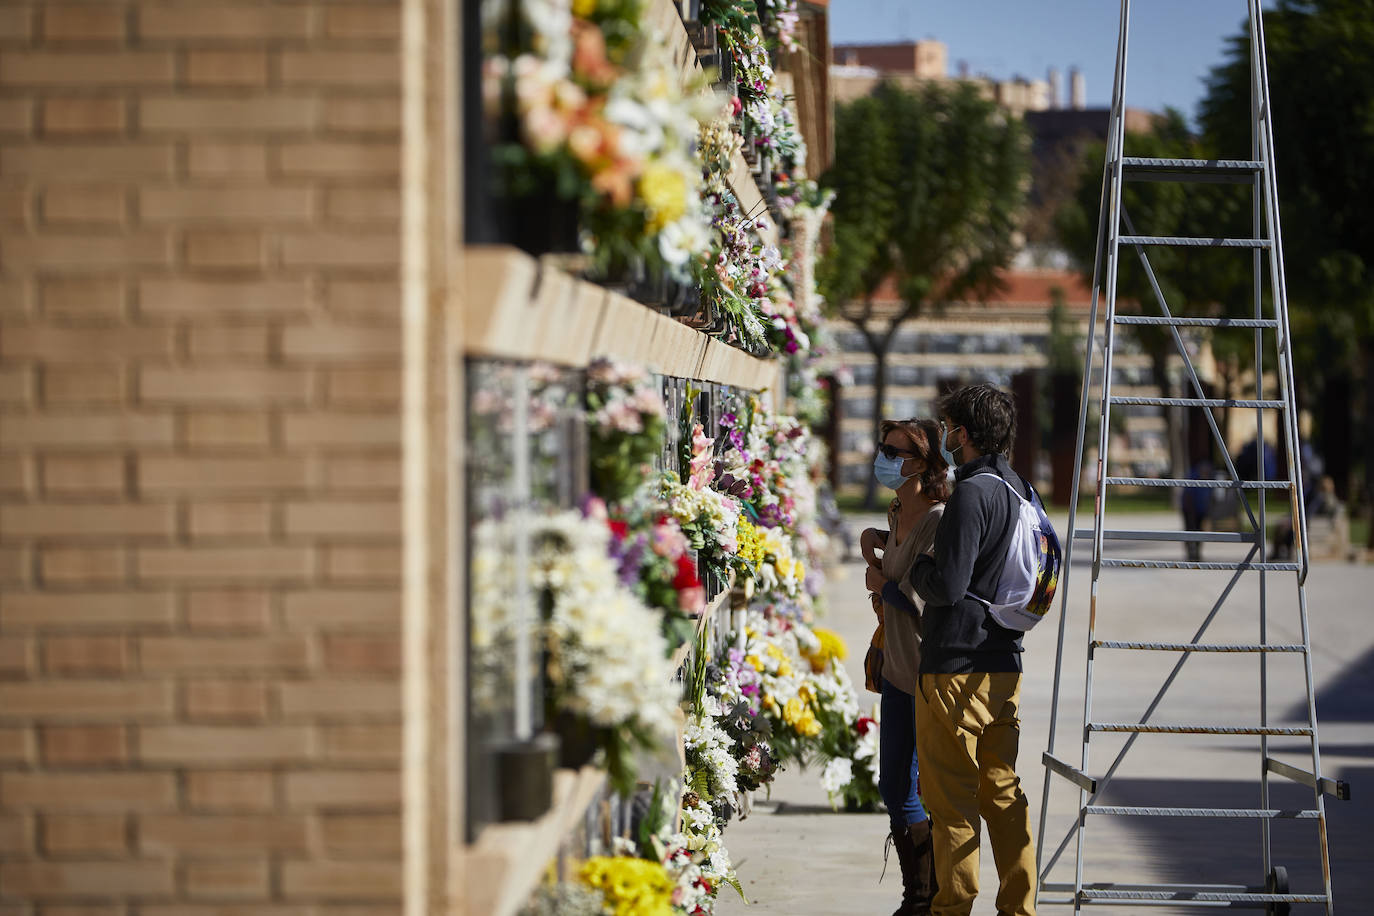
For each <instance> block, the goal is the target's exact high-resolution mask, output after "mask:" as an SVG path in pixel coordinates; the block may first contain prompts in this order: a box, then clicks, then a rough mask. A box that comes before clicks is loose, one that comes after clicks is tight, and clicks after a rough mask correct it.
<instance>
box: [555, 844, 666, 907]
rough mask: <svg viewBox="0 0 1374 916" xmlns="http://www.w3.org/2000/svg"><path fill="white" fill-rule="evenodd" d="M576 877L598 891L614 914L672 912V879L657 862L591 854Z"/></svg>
mask: <svg viewBox="0 0 1374 916" xmlns="http://www.w3.org/2000/svg"><path fill="white" fill-rule="evenodd" d="M578 878H579V879H580V880H581V881H582V882H583V883H585V884H586V885H587V886H589V887H592V888H595V889H597V890H599V891H601V894H602V896H603V897H604V899H605V901H606V910H607V912H608V913H611V914H613V916H672V912H673V911H672V898H673V881H672V879H671V878H670V877H669V876H668V872H667V870H666V869H665V868H664V867H663V865H662V864H660V863H658V862H649V861H646V860H644V859H640V858H635V857H633V856H593V857H592V858H590V859H588V860H587V861H586V862H585V863H584V864H583V865H582V868H581V869H579V870H578Z"/></svg>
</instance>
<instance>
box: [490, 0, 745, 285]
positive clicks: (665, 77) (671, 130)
mask: <svg viewBox="0 0 1374 916" xmlns="http://www.w3.org/2000/svg"><path fill="white" fill-rule="evenodd" d="M506 9H507V10H508V13H507V15H506V16H504V17H503V19H505V20H509V21H502V22H492V23H489V26H490V27H489V28H488V30H487V32H488V52H489V53H488V56H487V59H486V63H485V70H484V79H483V84H484V91H485V94H486V98H487V108H488V111H490V112H492V113H493V114H494V115H495V116H496V119H497V121H498V130H497V133H498V134H499V142H498V144H497V146H496V148H495V152H494V156H495V160H496V163H497V165H498V167H499V169H500V174H501V175H502V177H503V179H504V181H505V182H506V184H507V186H508V187H507V191H508V193H509V195H510V197H511V199H512V202H513V203H515V204H517V205H518V204H519V203H520V202H521V201H529V202H532V203H533V204H534V206H535V209H536V210H537V208H538V206H539V205H540V204H542V205H543V208H544V212H543V216H544V218H545V219H547V218H548V216H549V209H550V207H551V206H552V204H553V203H554V202H555V201H557V200H562V201H565V202H567V203H569V204H571V205H573V206H574V207H575V208H576V210H577V213H578V218H579V222H580V224H581V227H582V230H583V239H582V246H583V250H584V251H585V252H586V253H587V254H589V255H590V256H591V257H592V259H593V265H594V271H595V273H596V274H597V275H598V276H613V275H616V274H618V273H623V272H624V271H625V270H627V269H628V265H630V264H632V263H634V262H636V261H642V262H643V263H644V264H646V265H648V266H649V267H650V268H651V269H655V270H658V269H661V270H666V271H668V272H669V273H671V274H673V275H675V276H677V277H678V278H679V279H681V280H683V281H685V280H686V279H687V278H688V274H689V269H688V263H689V261H691V259H692V258H694V257H696V256H698V255H699V254H700V253H701V252H703V251H705V248H706V244H707V237H706V224H707V216H706V214H705V212H704V211H703V209H702V207H701V205H700V193H699V190H698V185H699V183H700V167H699V165H698V163H697V162H696V161H695V159H694V158H693V156H692V154H691V144H692V141H693V140H694V138H695V135H696V132H697V129H698V127H699V125H700V124H701V123H702V122H703V121H707V120H709V119H710V118H712V117H714V116H715V115H716V113H717V111H718V110H719V108H720V105H719V103H718V102H717V101H716V100H715V99H714V98H712V97H711V96H710V95H709V94H703V93H701V92H700V91H698V89H699V87H691V86H688V87H684V86H683V85H682V84H681V82H680V80H679V78H678V74H677V72H676V70H675V69H673V68H672V66H671V54H670V52H669V51H668V49H667V47H666V45H665V43H664V41H663V40H662V38H661V37H660V36H658V35H655V34H653V33H652V32H650V31H649V30H648V29H647V28H646V23H645V22H644V19H643V11H642V9H641V4H640V3H639V2H638V0H613V2H588V0H576V2H572V3H569V2H566V0H531V2H522V3H512V4H509V5H508V6H507V8H506ZM517 209H518V207H517ZM525 215H526V216H527V222H533V223H538V222H539V216H540V214H539V213H538V212H535V211H531V212H529V213H526V214H525Z"/></svg>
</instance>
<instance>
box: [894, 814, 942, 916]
mask: <svg viewBox="0 0 1374 916" xmlns="http://www.w3.org/2000/svg"><path fill="white" fill-rule="evenodd" d="M906 830H907V839H908V841H909V842H910V843H911V854H912V863H911V876H910V877H909V878H908V877H907V869H906V868H905V867H903V868H902V888H903V890H904V894H903V896H902V905H903V906H907V905H908V904H907V901H908V900H910V904H909V906H910V909H908V910H907V911H906V912H908V913H910V914H912V916H930V907H931V904H933V903H934V902H935V844H934V843H932V842H931V839H930V819H929V818H927V819H926V820H923V821H921V822H920V823H916V824H909V825H907V828H906Z"/></svg>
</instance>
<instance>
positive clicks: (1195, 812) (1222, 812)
mask: <svg viewBox="0 0 1374 916" xmlns="http://www.w3.org/2000/svg"><path fill="white" fill-rule="evenodd" d="M1083 812H1084V813H1085V814H1107V815H1111V816H1114V817H1212V818H1255V819H1259V820H1277V819H1280V818H1293V819H1298V820H1311V819H1313V818H1316V817H1317V815H1318V813H1319V812H1317V811H1315V810H1311V811H1309V810H1306V809H1301V808H1161V807H1151V806H1141V805H1085V806H1084V808H1083Z"/></svg>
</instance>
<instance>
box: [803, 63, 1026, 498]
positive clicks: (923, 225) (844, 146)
mask: <svg viewBox="0 0 1374 916" xmlns="http://www.w3.org/2000/svg"><path fill="white" fill-rule="evenodd" d="M1029 166H1030V153H1029V142H1028V139H1027V135H1026V131H1025V127H1024V125H1022V123H1021V122H1020V121H1019V120H1017V119H1014V118H1010V117H1008V116H1007V115H1006V114H1005V113H1004V112H1003V111H1002V110H1001V109H999V108H998V107H997V106H996V105H995V104H994V103H992V102H990V101H988V100H986V99H984V98H982V97H980V96H979V94H978V92H977V90H976V88H975V87H973V86H972V85H969V84H963V83H960V84H947V83H931V84H929V85H927V86H924V87H922V88H920V89H918V90H917V91H915V92H909V91H905V90H902V89H898V88H896V87H894V86H890V85H883V86H880V87H879V88H878V89H877V90H876V91H875V92H874V94H873V95H871V96H868V97H865V98H861V99H856V100H855V101H853V102H850V103H848V104H846V105H842V106H840V107H839V108H838V109H837V110H836V113H835V163H834V165H833V166H832V167H831V169H830V171H829V172H828V173H827V174H826V176H825V177H824V179H823V184H825V185H826V186H827V187H830V188H833V189H834V190H835V191H836V192H837V193H836V198H835V203H834V205H833V207H832V213H833V214H834V243H833V244H832V246H831V248H830V250H829V252H828V253H827V255H826V257H825V259H824V261H823V262H822V263H821V265H820V269H819V271H818V275H817V280H818V282H819V284H820V286H821V291H822V292H823V293H824V294H825V296H826V300H827V302H829V303H830V308H831V310H832V312H833V313H834V314H836V315H838V316H841V317H843V318H845V319H847V320H849V321H850V322H851V323H852V324H853V325H854V326H855V327H856V328H858V329H859V331H860V332H861V333H862V334H863V335H864V338H865V340H866V341H867V342H868V346H869V349H870V350H871V352H872V353H873V357H874V360H875V362H876V364H877V366H876V368H877V373H876V378H875V407H876V408H877V409H875V411H874V423H873V425H874V435H875V438H876V435H877V429H878V423H879V421H880V420H881V417H880V416H879V414H880V413H881V410H882V403H883V400H884V398H885V396H886V388H887V379H886V375H887V371H886V370H887V354H888V352H889V350H890V348H891V344H892V339H893V338H894V337H895V336H896V333H897V330H898V328H899V327H900V326H901V325H902V324H903V323H904V322H906V321H909V320H910V319H912V318H915V317H917V316H918V315H920V314H921V313H922V312H923V311H924V310H925V309H927V308H929V307H938V306H939V304H940V303H943V302H951V301H959V300H967V299H969V298H981V297H983V296H986V295H987V294H988V293H989V292H991V291H992V290H994V289H996V288H997V285H998V283H999V271H1000V270H1001V269H1002V268H1004V267H1005V266H1006V265H1007V264H1008V262H1009V261H1010V260H1011V257H1012V255H1013V254H1014V252H1015V245H1014V231H1015V229H1016V227H1017V223H1018V220H1019V219H1020V217H1021V215H1022V212H1023V209H1024V206H1025V199H1026V191H1027V185H1028V176H1029ZM886 281H890V282H891V283H892V285H893V286H894V287H895V289H896V291H897V295H898V297H899V299H900V305H899V306H898V308H896V309H895V310H892V309H891V308H885V309H878V308H875V306H876V303H875V301H874V297H875V294H876V293H877V291H878V289H879V287H880V286H882V285H883V284H884V283H885V282H886ZM872 499H873V484H872V482H870V483H869V489H868V496H867V501H868V502H869V503H870V504H871V503H872Z"/></svg>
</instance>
